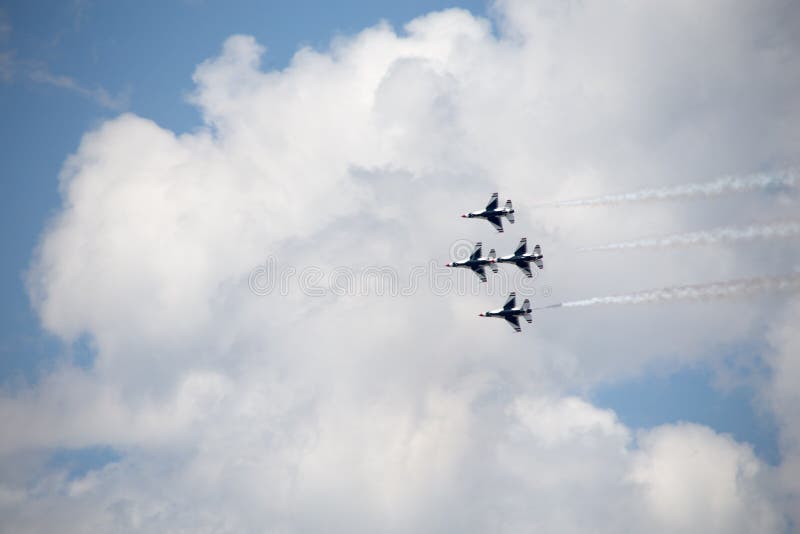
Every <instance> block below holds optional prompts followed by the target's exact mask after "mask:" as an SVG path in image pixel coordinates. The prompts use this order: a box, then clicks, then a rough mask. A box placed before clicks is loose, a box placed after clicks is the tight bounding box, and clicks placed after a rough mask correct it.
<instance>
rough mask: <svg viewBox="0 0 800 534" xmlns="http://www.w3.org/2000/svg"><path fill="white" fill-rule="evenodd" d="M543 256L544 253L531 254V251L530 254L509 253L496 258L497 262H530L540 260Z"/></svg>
mask: <svg viewBox="0 0 800 534" xmlns="http://www.w3.org/2000/svg"><path fill="white" fill-rule="evenodd" d="M543 258H544V255H542V254H533V253H531V254H520V255H515V254H511V255H510V256H503V257H501V258H497V262H498V263H512V262H514V263H516V262H519V261H522V262H525V263H531V262H532V261H536V260H541V259H543Z"/></svg>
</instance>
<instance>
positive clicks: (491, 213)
mask: <svg viewBox="0 0 800 534" xmlns="http://www.w3.org/2000/svg"><path fill="white" fill-rule="evenodd" d="M509 213H514V209H513V208H512V209H510V210H509V209H505V208H501V209H496V210H482V211H471V212H469V213H467V218H469V219H475V218H478V219H488V218H489V217H503V216H505V215H507V214H509Z"/></svg>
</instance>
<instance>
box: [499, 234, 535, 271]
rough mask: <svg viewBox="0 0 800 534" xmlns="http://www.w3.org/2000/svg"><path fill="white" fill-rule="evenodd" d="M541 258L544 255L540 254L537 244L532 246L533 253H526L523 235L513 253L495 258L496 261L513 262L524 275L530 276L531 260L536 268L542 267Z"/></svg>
mask: <svg viewBox="0 0 800 534" xmlns="http://www.w3.org/2000/svg"><path fill="white" fill-rule="evenodd" d="M542 258H544V256H542V247H540V246H539V245H536V246H535V247H533V254H528V239H527V238H525V237H523V238H522V239H521V240H520V242H519V245H518V246H517V250H516V251H515V252H514V254H510V255H508V256H503V257H502V258H497V261H498V262H499V263H514V264H516V266H517V267H519V268H520V269H522V271H523V272H524V273H525V276H527V277H528V278H532V277H533V274H532V273H531V262H533V263H535V264H536V266H537V267H538V268H540V269H544V263H543V262H542Z"/></svg>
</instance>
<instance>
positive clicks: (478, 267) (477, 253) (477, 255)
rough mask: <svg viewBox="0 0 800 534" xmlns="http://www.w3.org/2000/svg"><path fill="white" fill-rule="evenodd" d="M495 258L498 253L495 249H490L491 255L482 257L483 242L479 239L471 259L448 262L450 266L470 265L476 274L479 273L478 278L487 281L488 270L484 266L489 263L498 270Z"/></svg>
mask: <svg viewBox="0 0 800 534" xmlns="http://www.w3.org/2000/svg"><path fill="white" fill-rule="evenodd" d="M495 258H496V254H495V252H494V249H492V250H490V251H489V255H488V256H487V257H485V258H482V257H481V242H480V241H478V242H477V243H475V250H474V251H473V252H472V255H471V256H470V257H469V259H467V260H464V261H454V262H453V263H448V264H447V266H448V267H469V268H470V269H472V270H473V271H474V272H475V274H477V275H478V278H480V279H481V282H485V281H486V271H485V270H484V266H486V265H488V266H489V268H490V269H491V270H492V272H494V273H496V272H497V265H495Z"/></svg>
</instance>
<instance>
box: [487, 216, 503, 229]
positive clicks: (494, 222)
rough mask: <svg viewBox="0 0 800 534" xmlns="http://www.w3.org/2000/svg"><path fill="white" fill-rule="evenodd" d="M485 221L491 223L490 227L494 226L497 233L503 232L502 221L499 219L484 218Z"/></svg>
mask: <svg viewBox="0 0 800 534" xmlns="http://www.w3.org/2000/svg"><path fill="white" fill-rule="evenodd" d="M486 220H487V221H489V222H490V223H492V226H494V227H495V228H496V229H497V231H498V232H502V231H503V221H501V220H500V217H494V216H492V217H486Z"/></svg>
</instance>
